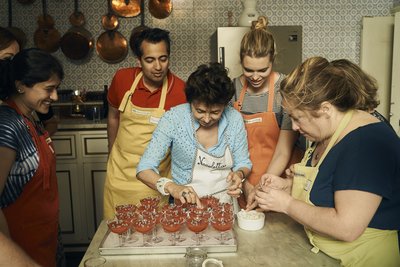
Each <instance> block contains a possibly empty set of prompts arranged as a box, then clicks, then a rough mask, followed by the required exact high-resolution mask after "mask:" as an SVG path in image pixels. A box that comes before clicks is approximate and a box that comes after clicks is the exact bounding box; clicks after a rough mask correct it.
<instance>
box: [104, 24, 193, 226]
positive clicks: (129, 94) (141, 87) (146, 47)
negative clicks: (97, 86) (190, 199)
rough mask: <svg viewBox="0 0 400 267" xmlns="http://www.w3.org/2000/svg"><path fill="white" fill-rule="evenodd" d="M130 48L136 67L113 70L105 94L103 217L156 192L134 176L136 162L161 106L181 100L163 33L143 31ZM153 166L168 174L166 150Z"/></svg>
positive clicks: (182, 86) (178, 82)
mask: <svg viewBox="0 0 400 267" xmlns="http://www.w3.org/2000/svg"><path fill="white" fill-rule="evenodd" d="M135 46H136V49H135V54H136V56H137V58H138V60H139V62H140V66H141V68H127V69H121V70H119V71H118V72H117V73H116V74H115V76H114V79H113V82H112V84H111V86H110V90H109V94H108V100H109V103H110V109H109V116H108V129H107V130H108V139H109V146H110V155H109V159H108V163H107V175H106V181H105V185H104V214H103V216H104V218H108V219H110V218H112V217H114V213H115V206H116V205H120V204H127V203H132V204H137V203H138V202H139V200H140V199H142V198H145V197H149V196H159V195H160V194H159V193H158V192H156V191H154V190H152V189H151V188H149V187H147V186H146V185H144V184H143V183H142V182H140V181H138V180H137V179H136V176H135V174H136V166H137V164H138V163H139V160H140V157H141V156H142V155H143V153H144V150H145V148H146V146H147V144H148V143H149V142H150V139H151V136H152V134H153V131H154V129H155V128H156V126H157V123H158V121H159V120H160V118H161V116H162V115H163V114H164V112H165V110H168V109H169V108H171V107H173V106H175V105H178V104H181V103H184V102H186V100H185V95H184V91H183V89H184V82H183V81H182V80H181V79H179V78H178V77H176V76H175V75H173V74H172V73H171V72H170V71H169V70H168V67H169V50H170V48H169V47H170V40H169V35H168V32H166V31H164V30H161V29H157V28H155V29H147V30H144V31H143V32H142V33H141V34H140V35H139V36H138V37H137V38H136V39H135ZM126 88H129V90H126ZM116 105H118V106H116ZM115 106H116V107H115ZM159 170H160V172H161V174H162V175H163V176H166V177H170V175H169V171H170V159H169V155H168V154H166V155H165V157H164V159H163V160H162V163H161V164H160V169H159ZM165 201H167V198H165Z"/></svg>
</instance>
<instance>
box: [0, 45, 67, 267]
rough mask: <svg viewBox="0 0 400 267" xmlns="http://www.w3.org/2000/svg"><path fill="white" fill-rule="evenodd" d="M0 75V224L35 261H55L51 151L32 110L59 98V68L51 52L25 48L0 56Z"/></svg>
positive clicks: (49, 263)
mask: <svg viewBox="0 0 400 267" xmlns="http://www.w3.org/2000/svg"><path fill="white" fill-rule="evenodd" d="M0 75H1V80H0V98H1V100H3V103H2V104H1V106H0V154H1V155H2V157H1V159H0V193H1V195H0V207H1V211H0V229H1V231H2V232H3V233H5V234H6V235H8V236H9V237H10V238H11V239H12V240H13V241H14V242H15V243H16V244H18V245H19V246H20V247H21V248H22V249H23V250H24V251H25V252H26V253H27V254H28V255H29V256H30V257H31V258H33V259H34V260H35V261H36V262H37V263H39V264H40V265H42V266H55V265H56V251H57V246H58V241H57V237H58V210H59V205H58V189H57V179H56V168H55V154H54V149H53V146H52V141H51V139H50V137H49V135H48V132H47V131H46V130H45V129H44V127H43V125H42V124H41V123H40V122H39V121H37V120H36V118H35V117H36V116H35V113H36V112H40V113H44V114H46V113H47V112H48V111H49V107H50V105H51V103H52V102H54V101H56V100H57V88H58V86H59V85H60V82H61V80H62V78H63V76H64V73H63V69H62V66H61V65H60V63H59V62H58V61H57V60H56V59H55V58H54V57H53V56H51V55H50V54H48V53H46V52H43V51H41V50H38V49H27V50H22V51H21V52H19V53H18V54H16V55H15V56H14V57H13V59H12V60H3V61H0Z"/></svg>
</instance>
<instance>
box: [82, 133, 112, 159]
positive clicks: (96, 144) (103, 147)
mask: <svg viewBox="0 0 400 267" xmlns="http://www.w3.org/2000/svg"><path fill="white" fill-rule="evenodd" d="M81 141H82V155H83V158H84V160H86V159H90V158H104V159H106V158H107V155H108V139H107V134H106V133H104V134H90V135H86V134H82V135H81Z"/></svg>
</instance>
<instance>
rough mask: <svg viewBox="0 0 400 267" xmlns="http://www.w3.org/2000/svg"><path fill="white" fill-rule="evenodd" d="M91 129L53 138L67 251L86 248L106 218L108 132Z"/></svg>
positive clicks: (62, 229) (60, 133)
mask: <svg viewBox="0 0 400 267" xmlns="http://www.w3.org/2000/svg"><path fill="white" fill-rule="evenodd" d="M89 126H91V125H89ZM97 126H98V125H97ZM104 127H105V126H104ZM90 128H92V127H87V129H83V130H73V131H71V130H64V129H63V130H59V131H58V132H57V133H56V134H55V135H54V136H53V138H52V139H53V142H54V146H55V152H56V157H57V179H58V188H59V194H60V227H61V233H62V236H63V242H64V246H65V247H66V251H69V250H71V251H74V250H84V249H86V247H87V246H88V244H89V243H90V241H91V239H92V237H93V235H94V233H95V232H96V229H97V227H98V225H99V224H100V222H101V219H102V216H103V214H102V211H103V185H104V179H105V174H106V166H107V156H108V150H107V132H106V130H105V129H104V128H103V129H98V128H94V129H93V130H89V129H90Z"/></svg>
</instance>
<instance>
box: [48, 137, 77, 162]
mask: <svg viewBox="0 0 400 267" xmlns="http://www.w3.org/2000/svg"><path fill="white" fill-rule="evenodd" d="M51 139H52V140H53V144H54V148H55V152H56V156H57V159H76V146H75V135H62V134H57V135H55V136H53V137H52V138H51Z"/></svg>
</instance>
